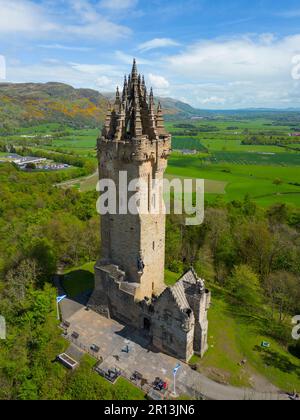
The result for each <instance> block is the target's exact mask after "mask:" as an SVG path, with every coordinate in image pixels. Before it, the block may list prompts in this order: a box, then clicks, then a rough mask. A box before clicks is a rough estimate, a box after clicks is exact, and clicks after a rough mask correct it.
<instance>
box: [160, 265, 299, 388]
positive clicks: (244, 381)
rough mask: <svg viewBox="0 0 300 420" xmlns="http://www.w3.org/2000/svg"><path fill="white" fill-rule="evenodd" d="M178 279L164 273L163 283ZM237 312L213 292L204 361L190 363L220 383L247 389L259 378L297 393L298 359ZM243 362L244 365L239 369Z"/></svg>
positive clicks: (222, 294)
mask: <svg viewBox="0 0 300 420" xmlns="http://www.w3.org/2000/svg"><path fill="white" fill-rule="evenodd" d="M179 277H180V276H179V275H178V274H174V273H171V272H169V271H166V284H167V285H169V286H171V285H172V284H174V283H175V282H176V281H177V280H178V278H179ZM238 311H239V309H238V308H236V307H232V306H230V305H228V304H227V303H226V296H225V295H224V292H223V291H220V290H218V289H213V292H212V305H211V308H210V310H209V313H208V314H209V337H208V343H209V350H208V352H207V353H206V355H205V356H204V358H203V359H199V358H198V357H193V358H192V360H191V361H190V363H191V364H197V365H198V369H199V370H200V371H201V372H202V373H204V374H206V375H207V376H209V377H210V378H211V379H213V380H216V381H218V382H221V383H226V384H227V383H228V384H231V385H234V386H239V387H249V386H251V385H253V383H254V382H255V381H254V382H253V378H255V377H256V376H257V375H259V376H263V377H265V378H267V379H268V380H269V381H270V382H271V383H273V384H274V385H276V386H277V387H279V388H280V389H282V390H284V391H290V392H292V391H294V390H295V389H296V390H297V391H298V392H300V360H299V359H297V358H296V357H294V356H292V355H291V354H290V353H289V352H288V351H287V350H286V349H284V348H283V347H282V346H280V345H279V344H278V343H277V342H276V341H275V340H272V339H270V338H269V337H268V335H267V331H266V335H262V334H261V332H260V331H259V330H258V328H257V327H256V326H255V324H254V323H253V321H252V320H249V321H248V322H247V321H246V320H245V319H243V320H241V318H240V317H239V315H238ZM263 341H268V342H270V343H271V348H270V350H263V349H261V348H260V345H261V343H262V342H263ZM244 359H246V360H247V364H246V366H245V367H242V366H240V363H241V361H242V360H244Z"/></svg>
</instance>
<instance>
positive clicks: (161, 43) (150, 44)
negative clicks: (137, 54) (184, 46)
mask: <svg viewBox="0 0 300 420" xmlns="http://www.w3.org/2000/svg"><path fill="white" fill-rule="evenodd" d="M178 45H180V44H179V43H178V42H176V41H174V40H173V39H170V38H155V39H152V40H151V41H147V42H144V43H142V44H140V45H139V46H138V50H139V51H142V52H147V51H150V50H153V49H156V48H166V47H174V46H178Z"/></svg>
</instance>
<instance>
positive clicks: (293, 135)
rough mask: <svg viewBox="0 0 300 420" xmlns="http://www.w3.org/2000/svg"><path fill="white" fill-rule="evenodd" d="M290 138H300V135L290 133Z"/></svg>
mask: <svg viewBox="0 0 300 420" xmlns="http://www.w3.org/2000/svg"><path fill="white" fill-rule="evenodd" d="M289 136H290V137H300V133H290V134H289Z"/></svg>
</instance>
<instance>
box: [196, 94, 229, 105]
mask: <svg viewBox="0 0 300 420" xmlns="http://www.w3.org/2000/svg"><path fill="white" fill-rule="evenodd" d="M199 102H201V103H202V104H203V105H207V104H209V105H223V104H225V102H226V99H225V98H218V97H217V96H211V97H210V98H204V99H200V100H199Z"/></svg>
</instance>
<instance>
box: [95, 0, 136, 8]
mask: <svg viewBox="0 0 300 420" xmlns="http://www.w3.org/2000/svg"><path fill="white" fill-rule="evenodd" d="M137 3H138V0H102V1H101V3H100V5H101V6H102V7H104V8H106V9H112V10H121V9H130V8H133V7H135V6H136V5H137Z"/></svg>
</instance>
